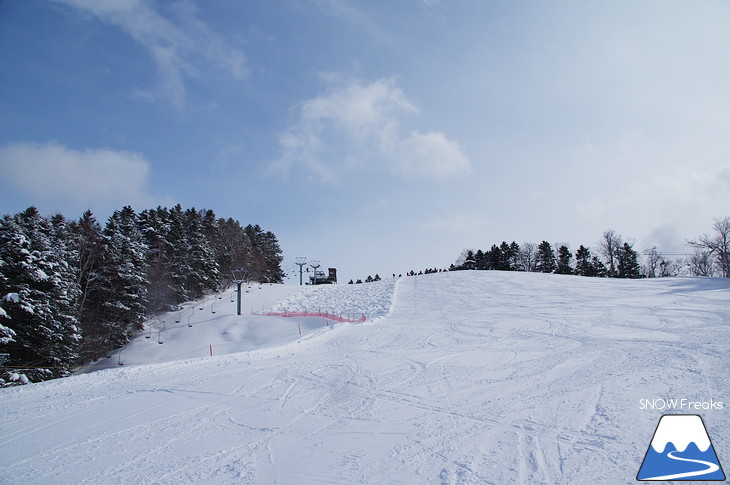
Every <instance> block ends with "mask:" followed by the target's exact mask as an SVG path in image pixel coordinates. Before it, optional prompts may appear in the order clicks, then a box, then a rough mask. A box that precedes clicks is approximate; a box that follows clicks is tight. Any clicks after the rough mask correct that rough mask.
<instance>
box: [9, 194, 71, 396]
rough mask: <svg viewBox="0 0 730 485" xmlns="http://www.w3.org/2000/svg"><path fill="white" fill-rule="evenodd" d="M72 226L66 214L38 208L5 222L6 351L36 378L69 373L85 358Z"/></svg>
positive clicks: (30, 375)
mask: <svg viewBox="0 0 730 485" xmlns="http://www.w3.org/2000/svg"><path fill="white" fill-rule="evenodd" d="M66 231H67V228H66V224H65V221H64V220H63V218H62V217H55V218H54V219H53V222H52V221H50V220H48V219H46V218H44V217H42V216H41V215H40V214H39V213H38V210H37V209H36V208H35V207H30V208H28V209H27V210H25V211H24V212H21V213H19V214H16V215H15V216H14V217H10V216H5V217H4V218H3V220H2V224H0V261H2V264H1V265H0V267H1V268H2V276H3V277H2V278H0V299H2V305H3V313H4V316H3V320H4V321H7V322H8V323H7V327H6V328H8V329H9V330H10V331H4V332H3V334H4V338H3V339H2V343H0V352H3V353H8V354H10V359H9V361H8V365H11V366H16V367H21V368H24V369H23V370H20V371H18V372H19V373H21V374H23V375H24V376H27V379H29V380H30V381H39V380H45V379H49V378H53V377H60V376H65V375H68V374H69V372H70V369H71V367H72V365H73V364H74V363H75V362H76V361H77V360H78V357H79V355H78V349H79V341H80V339H81V335H80V333H79V328H78V326H77V319H76V316H75V305H76V299H77V298H78V287H77V286H76V275H75V271H74V268H73V267H71V265H69V264H68V262H67V258H70V255H69V254H68V250H69V247H68V245H67V240H65V239H64V238H65V237H66ZM6 377H7V376H6ZM3 380H4V382H5V383H8V382H9V379H3ZM21 380H22V379H21Z"/></svg>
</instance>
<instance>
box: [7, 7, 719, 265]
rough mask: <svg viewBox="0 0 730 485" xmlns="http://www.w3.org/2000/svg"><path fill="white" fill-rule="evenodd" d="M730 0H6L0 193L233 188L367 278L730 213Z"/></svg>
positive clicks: (294, 245) (694, 227) (223, 193)
mask: <svg viewBox="0 0 730 485" xmlns="http://www.w3.org/2000/svg"><path fill="white" fill-rule="evenodd" d="M727 25H730V4H728V3H727V2H726V1H724V0H723V1H707V2H691V3H688V2H679V1H671V0H670V1H666V0H662V1H659V0H656V1H649V0H647V1H641V2H636V1H615V2H599V1H577V0H576V1H555V2H541V1H519V2H507V1H503V2H499V1H482V0H389V1H355V0H352V1H346V0H277V1H256V2H252V1H248V2H241V1H238V0H217V1H215V2H209V1H208V2H203V1H202V0H198V1H193V0H185V1H142V0H108V1H104V2H99V1H96V0H52V1H40V0H24V1H9V0H4V1H0V65H2V66H3V68H2V70H0V111H1V112H2V116H0V170H2V174H3V175H2V177H0V207H1V208H2V211H3V212H4V213H13V212H17V211H19V210H22V209H24V208H26V207H27V206H29V205H31V204H33V205H36V206H38V207H39V209H40V210H41V211H42V212H44V213H47V214H51V213H53V212H55V211H60V212H61V213H63V214H64V215H66V216H67V217H71V218H75V217H78V216H79V215H80V214H81V213H82V212H83V211H84V210H86V209H91V210H92V211H93V212H94V213H96V214H97V216H98V217H99V218H100V219H102V220H104V219H105V218H106V217H108V216H109V214H110V213H111V211H112V210H113V209H115V208H119V207H121V206H123V205H126V204H130V205H132V206H133V207H135V208H136V209H138V210H142V209H144V208H148V207H154V206H157V205H160V204H161V205H168V206H169V205H174V204H176V203H180V204H182V205H183V206H184V207H192V206H194V207H198V208H212V209H214V210H215V211H216V213H217V214H218V215H219V216H225V217H229V216H230V217H234V218H236V219H239V220H240V221H241V222H243V223H258V224H260V225H261V226H262V227H264V228H266V229H268V230H271V231H273V232H274V233H275V234H277V236H278V237H279V240H280V243H281V245H282V249H283V251H284V256H285V258H286V266H287V268H286V269H289V266H291V265H292V263H293V261H294V257H295V256H307V257H309V258H310V259H317V260H320V261H321V263H322V265H323V266H325V267H327V266H336V267H338V268H339V269H340V273H341V275H342V276H343V277H344V278H346V279H349V278H358V277H362V278H364V277H365V276H367V275H368V274H375V273H380V274H381V276H382V275H389V274H391V273H393V272H395V273H401V272H406V271H408V270H410V269H416V270H418V269H423V268H426V267H434V266H442V267H443V266H448V264H450V263H451V262H453V261H454V260H455V259H456V257H457V256H458V254H459V253H460V251H461V250H462V249H463V248H483V249H488V247H489V246H491V244H492V243H495V242H496V243H499V242H501V241H502V240H508V241H512V240H516V241H517V242H519V243H521V242H524V241H530V242H540V241H542V240H547V241H550V242H567V243H569V244H570V245H571V246H572V247H573V250H575V248H577V245H579V244H585V245H592V246H593V245H595V243H596V242H597V241H598V239H599V238H600V236H601V233H602V232H603V231H604V230H606V229H609V228H610V229H613V230H615V231H616V232H618V233H620V234H622V235H623V236H624V237H625V238H626V239H629V240H631V241H634V242H635V243H636V247H637V249H645V248H647V247H650V246H653V245H657V246H658V247H659V249H660V250H663V251H666V252H676V251H684V250H685V248H684V241H685V240H686V239H688V238H693V237H696V236H698V235H699V234H701V233H703V232H708V231H710V229H711V226H712V219H713V218H716V217H724V216H727V215H729V214H730V155H729V154H730V150H728V148H729V146H728V145H729V144H730V142H729V141H728V140H729V139H730V138H729V137H728V136H727V133H726V132H727V127H728V126H730V119H729V118H730V90H728V88H727V87H728V86H730V64H728V63H727V62H726V59H727V58H728V55H729V54H730V52H728V51H729V50H730V29H728V28H727Z"/></svg>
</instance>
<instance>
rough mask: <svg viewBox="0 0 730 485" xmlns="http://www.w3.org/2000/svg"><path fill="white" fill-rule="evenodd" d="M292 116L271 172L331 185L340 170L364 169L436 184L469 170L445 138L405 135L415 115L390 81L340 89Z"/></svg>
mask: <svg viewBox="0 0 730 485" xmlns="http://www.w3.org/2000/svg"><path fill="white" fill-rule="evenodd" d="M293 112H294V115H295V122H294V123H293V124H292V125H291V126H290V128H289V129H288V130H287V131H286V132H285V133H283V134H282V135H281V136H280V137H279V146H280V149H281V156H280V157H279V158H278V159H277V160H275V161H273V162H271V164H270V166H269V168H270V170H271V171H274V172H279V173H285V174H286V173H288V172H289V171H290V170H291V169H292V168H294V167H295V166H301V167H303V168H304V169H306V170H308V171H309V172H310V174H312V175H313V176H314V177H315V178H317V179H319V180H320V181H323V182H333V181H335V180H337V179H338V177H339V175H341V173H342V172H343V170H346V169H348V168H353V167H363V166H366V165H367V166H371V167H372V166H374V165H375V166H377V165H378V164H385V166H387V167H388V169H389V170H390V171H392V172H394V173H397V174H400V175H403V176H413V175H416V176H429V177H436V178H443V177H448V176H450V175H453V174H456V173H459V172H465V171H468V170H469V169H470V161H469V158H468V157H467V156H466V154H465V153H464V150H463V148H462V147H461V146H460V145H459V144H458V143H457V142H455V141H453V140H450V139H449V138H448V137H447V136H446V135H445V134H443V133H440V132H428V133H420V132H418V131H411V132H410V134H409V135H404V134H403V131H404V128H403V125H404V124H407V118H408V117H409V116H412V115H415V114H416V113H418V112H419V110H418V108H417V107H416V106H415V105H414V104H413V103H412V102H411V101H410V100H409V99H408V97H407V96H406V95H405V93H404V92H403V91H402V90H401V89H400V88H399V87H398V86H397V84H396V82H395V80H393V79H379V80H376V81H373V82H370V83H363V82H361V81H349V82H346V83H343V84H339V85H337V86H336V87H335V88H333V89H331V90H330V91H328V92H327V93H325V94H323V95H321V96H318V97H316V98H313V99H309V100H306V101H304V102H302V103H300V104H299V105H298V106H297V107H296V108H294V110H293Z"/></svg>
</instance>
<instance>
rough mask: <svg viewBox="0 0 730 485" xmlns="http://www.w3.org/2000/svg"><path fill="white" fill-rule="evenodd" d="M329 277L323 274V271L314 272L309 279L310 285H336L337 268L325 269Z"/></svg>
mask: <svg viewBox="0 0 730 485" xmlns="http://www.w3.org/2000/svg"><path fill="white" fill-rule="evenodd" d="M327 269H328V270H329V275H327V274H325V272H324V271H315V272H314V274H313V275H312V276H310V277H309V284H310V285H334V284H337V268H327Z"/></svg>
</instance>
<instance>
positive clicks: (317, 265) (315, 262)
mask: <svg viewBox="0 0 730 485" xmlns="http://www.w3.org/2000/svg"><path fill="white" fill-rule="evenodd" d="M309 266H311V267H312V269H313V270H314V279H313V280H312V284H313V285H316V284H317V268H319V267H320V266H321V264H319V260H316V261H312V262H311V263H310V264H309Z"/></svg>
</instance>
